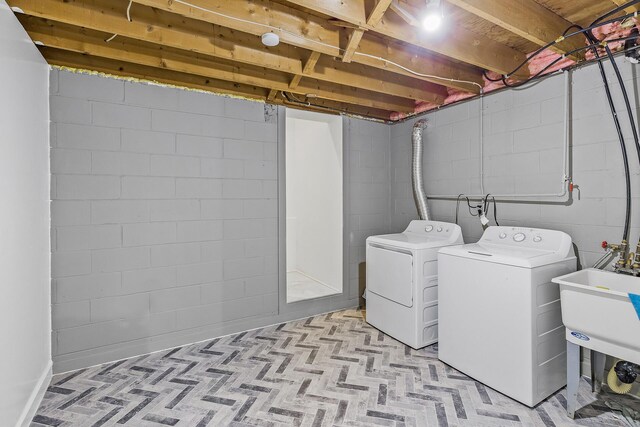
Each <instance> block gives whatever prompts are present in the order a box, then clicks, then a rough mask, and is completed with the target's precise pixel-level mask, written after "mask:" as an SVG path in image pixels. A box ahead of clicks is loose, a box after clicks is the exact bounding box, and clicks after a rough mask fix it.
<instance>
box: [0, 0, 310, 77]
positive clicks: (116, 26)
mask: <svg viewBox="0 0 640 427" xmlns="http://www.w3.org/2000/svg"><path fill="white" fill-rule="evenodd" d="M8 3H9V4H10V5H11V6H16V7H19V8H20V9H22V10H23V11H24V13H25V14H27V15H31V16H36V17H40V18H46V19H51V20H53V21H57V22H62V23H65V24H69V25H74V26H77V27H86V28H89V29H95V30H97V31H102V32H105V33H111V34H119V35H121V36H124V37H129V38H132V39H136V40H142V41H147V42H151V43H156V44H159V45H163V46H169V47H173V48H177V49H181V48H182V49H188V50H190V51H193V52H198V53H202V54H207V55H211V56H215V57H218V58H222V59H227V60H232V61H237V62H242V63H245V64H251V65H260V66H263V67H267V68H271V69H273V70H278V71H283V72H287V73H292V74H298V73H300V72H302V62H301V61H300V59H299V58H296V54H298V49H296V48H294V47H291V46H287V45H280V46H277V47H275V48H268V49H267V48H265V46H264V45H262V43H261V42H260V38H259V37H251V36H249V35H245V37H244V38H243V39H242V40H240V37H241V35H238V33H237V32H236V31H233V30H232V29H228V28H225V27H222V26H216V25H211V24H210V23H206V22H200V21H195V20H192V21H189V22H184V19H181V18H180V17H178V16H175V15H173V14H167V13H163V12H160V11H154V10H153V9H150V8H146V7H144V8H143V7H138V8H136V7H135V5H134V7H133V9H132V14H133V18H134V19H133V21H132V22H129V21H127V19H126V9H127V2H126V1H110V0H72V1H64V2H63V1H58V0H9V2H8Z"/></svg>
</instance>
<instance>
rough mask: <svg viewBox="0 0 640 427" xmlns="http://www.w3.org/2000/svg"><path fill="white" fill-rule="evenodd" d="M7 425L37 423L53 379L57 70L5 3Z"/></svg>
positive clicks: (0, 102) (3, 369)
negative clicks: (53, 85) (52, 133)
mask: <svg viewBox="0 0 640 427" xmlns="http://www.w3.org/2000/svg"><path fill="white" fill-rule="evenodd" d="M0 58H2V66H0V94H1V95H0V130H1V131H2V134H1V136H0V145H1V146H2V149H3V155H2V156H0V194H1V195H2V208H1V209H0V224H1V225H0V235H1V236H2V237H1V238H0V289H1V290H2V298H0V343H2V356H0V360H1V363H0V378H2V380H0V397H1V398H0V424H2V425H5V426H26V425H28V424H29V423H30V421H31V418H32V417H33V415H34V413H35V411H36V409H37V408H38V406H39V404H40V400H41V398H42V396H43V395H44V392H45V389H46V388H47V386H48V384H49V378H50V376H51V335H50V331H51V311H50V291H49V279H50V276H51V269H50V262H49V259H50V249H49V200H48V193H49V148H48V145H49V144H48V140H49V102H48V91H49V88H48V84H49V66H48V65H47V63H46V61H45V60H44V58H43V57H42V55H40V52H38V49H37V48H36V47H35V46H34V45H33V42H32V41H31V39H30V38H29V36H28V35H27V33H26V32H25V30H24V28H23V27H22V25H20V22H19V21H18V20H17V19H16V17H15V15H14V14H13V12H12V11H11V9H10V8H9V6H7V4H6V3H5V2H4V0H0Z"/></svg>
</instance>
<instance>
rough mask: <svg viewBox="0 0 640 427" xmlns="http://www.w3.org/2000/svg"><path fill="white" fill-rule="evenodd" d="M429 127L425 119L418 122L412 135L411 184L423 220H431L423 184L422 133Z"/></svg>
mask: <svg viewBox="0 0 640 427" xmlns="http://www.w3.org/2000/svg"><path fill="white" fill-rule="evenodd" d="M426 126H427V121H426V120H425V119H421V120H418V121H417V122H415V123H414V125H413V132H412V134H411V144H412V148H411V149H412V156H411V184H412V186H413V200H415V202H416V208H418V215H419V216H420V219H422V220H427V221H428V220H429V207H428V206H427V195H426V194H425V192H424V184H423V182H422V153H423V151H424V150H423V146H422V131H423V130H424V128H425V127H426Z"/></svg>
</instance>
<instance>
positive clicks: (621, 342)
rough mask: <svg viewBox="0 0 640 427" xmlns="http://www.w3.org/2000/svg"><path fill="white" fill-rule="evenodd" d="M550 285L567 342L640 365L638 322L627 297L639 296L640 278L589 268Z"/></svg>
mask: <svg viewBox="0 0 640 427" xmlns="http://www.w3.org/2000/svg"><path fill="white" fill-rule="evenodd" d="M553 282H555V283H558V284H559V285H560V300H561V304H562V322H563V323H564V325H565V327H566V328H567V331H566V338H567V341H570V342H572V343H574V344H577V345H580V346H582V347H586V348H589V349H591V350H595V351H597V352H600V353H604V354H608V355H611V356H614V357H617V358H619V359H623V360H628V361H630V362H633V363H638V364H640V339H639V338H638V337H640V319H639V318H638V314H637V313H636V311H635V309H634V307H633V305H632V304H631V301H630V299H629V295H628V294H629V293H633V294H640V278H638V277H633V276H628V275H623V274H618V273H614V272H610V271H603V270H597V269H593V268H589V269H586V270H581V271H576V272H575V273H571V274H567V275H564V276H560V277H556V278H555V279H553Z"/></svg>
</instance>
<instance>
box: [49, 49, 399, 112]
mask: <svg viewBox="0 0 640 427" xmlns="http://www.w3.org/2000/svg"><path fill="white" fill-rule="evenodd" d="M39 49H40V52H42V55H43V56H44V57H45V59H46V60H47V62H49V64H51V65H58V66H62V67H69V68H74V69H78V70H87V71H95V72H100V73H105V74H109V75H114V76H120V77H125V78H128V77H132V78H135V79H140V80H143V81H151V82H155V83H161V84H168V85H171V86H177V87H185V88H190V89H197V90H203V91H207V92H212V93H216V94H222V95H233V96H240V97H243V98H249V99H256V100H264V99H266V98H267V97H268V96H269V95H268V94H269V91H268V90H267V89H265V88H262V87H257V86H247V85H242V84H238V83H232V82H227V81H224V80H212V79H209V78H206V77H199V76H195V75H191V74H184V73H177V72H174V71H170V70H163V69H159V68H154V67H145V66H142V65H138V64H131V63H127V62H123V61H113V60H110V59H106V58H98V57H94V56H89V55H84V54H79V53H74V52H70V51H63V50H58V49H54V48H50V47H46V46H44V47H40V48H39ZM272 103H274V104H280V105H289V106H291V107H293V108H302V107H301V106H300V105H298V104H295V105H292V104H288V103H287V102H285V101H284V100H283V99H282V98H280V97H278V96H276V97H275V98H274V99H273V101H272ZM314 103H315V104H316V105H317V107H315V106H314V105H313V104H311V106H310V107H305V109H315V110H316V111H322V112H325V113H326V112H333V113H336V114H337V113H341V112H343V113H348V114H355V115H358V116H364V117H372V118H376V119H380V120H385V121H389V117H390V114H391V112H390V111H386V110H380V109H375V108H368V107H361V106H358V105H351V104H343V103H339V102H336V101H330V100H323V99H316V100H314ZM318 107H321V108H322V109H320V108H318Z"/></svg>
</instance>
